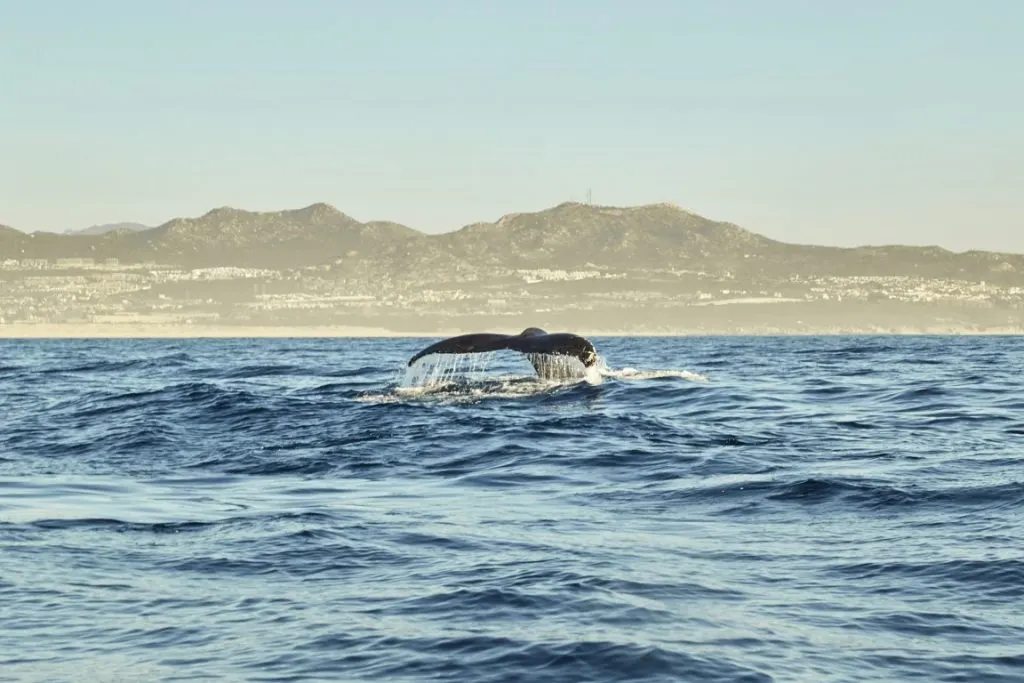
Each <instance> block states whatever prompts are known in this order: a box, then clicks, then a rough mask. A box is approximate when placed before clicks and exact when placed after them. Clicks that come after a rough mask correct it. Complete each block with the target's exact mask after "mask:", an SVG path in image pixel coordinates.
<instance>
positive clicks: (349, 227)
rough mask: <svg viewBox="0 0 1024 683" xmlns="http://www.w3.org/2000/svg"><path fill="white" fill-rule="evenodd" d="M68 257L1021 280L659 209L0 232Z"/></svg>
mask: <svg viewBox="0 0 1024 683" xmlns="http://www.w3.org/2000/svg"><path fill="white" fill-rule="evenodd" d="M75 257H77V258H83V257H90V258H117V259H119V260H120V261H122V262H125V263H132V262H135V263H138V262H157V263H164V264H168V265H174V266H181V267H202V266H216V265H232V266H243V267H269V268H302V267H309V266H327V267H337V268H340V269H346V268H347V269H349V270H351V271H352V272H354V273H368V272H370V271H373V272H377V273H385V274H391V275H394V276H396V277H404V276H408V275H410V274H412V273H416V272H423V273H427V272H433V273H436V272H442V271H451V272H469V271H474V270H476V271H480V272H488V271H492V272H493V271H496V270H499V271H500V270H508V269H513V270H514V269H524V268H526V269H529V268H557V269H569V270H572V269H581V268H588V267H601V268H609V269H616V268H619V269H621V268H631V269H648V270H651V269H659V268H677V269H678V268H683V269H690V270H695V271H699V270H708V269H711V270H714V271H717V272H737V273H744V274H746V275H748V276H752V277H771V278H777V277H788V276H790V275H793V274H799V275H802V274H807V275H822V274H824V275H830V274H831V275H858V274H865V275H877V274H894V275H899V274H913V275H926V276H932V277H946V278H955V277H960V276H963V277H968V278H975V279H983V278H984V277H995V278H1002V279H1004V280H1005V279H1006V278H1008V277H1009V278H1011V279H1014V280H1016V279H1021V278H1024V255H1020V254H1012V253H1005V252H990V251H982V250H967V251H964V252H953V251H950V250H948V249H945V248H943V247H938V246H935V245H927V246H915V245H900V244H891V245H863V246H857V247H834V246H824V245H810V244H796V243H789V242H782V241H779V240H774V239H771V238H769V237H766V236H764V235H761V234H759V233H755V232H753V231H750V230H748V229H746V228H743V227H741V226H739V225H736V224H735V223H731V222H727V221H716V220H712V219H709V218H705V217H703V216H701V215H699V214H696V213H693V212H690V211H687V210H685V209H682V208H681V207H679V206H677V205H675V204H671V203H668V202H661V203H654V204H642V205H636V206H626V207H617V206H598V205H592V204H583V203H580V202H563V203H561V204H558V205H555V206H552V207H549V208H546V209H542V210H540V211H533V212H514V213H509V214H505V215H503V216H500V217H499V218H498V219H497V220H495V221H491V222H486V221H480V222H475V223H470V224H467V225H464V226H462V227H460V228H457V229H455V230H452V231H449V232H443V233H433V234H430V233H424V232H421V231H419V230H416V229H414V228H411V227H409V226H406V225H402V224H400V223H394V222H391V221H384V220H373V221H367V222H361V221H359V220H357V219H355V218H353V217H351V216H349V215H348V214H346V213H344V212H342V211H340V210H339V209H337V208H336V207H334V206H332V205H330V204H327V203H324V202H317V203H314V204H310V205H308V206H305V207H301V208H298V209H286V210H279V211H267V212H255V211H247V210H244V209H238V208H234V207H230V206H221V207H216V208H213V209H210V210H209V211H207V212H206V213H205V214H203V215H201V216H198V217H192V218H187V217H178V218H173V219H171V220H169V221H166V222H165V223H163V224H161V225H159V226H156V227H151V228H147V229H142V230H112V231H106V232H103V233H101V234H57V233H39V232H36V233H32V234H25V233H23V232H20V231H17V230H15V229H13V228H6V227H5V226H0V261H2V260H4V259H12V258H13V259H26V258H28V259H56V258H75Z"/></svg>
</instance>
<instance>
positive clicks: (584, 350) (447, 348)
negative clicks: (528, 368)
mask: <svg viewBox="0 0 1024 683" xmlns="http://www.w3.org/2000/svg"><path fill="white" fill-rule="evenodd" d="M503 349H509V350H511V351H518V352H519V353H522V354H525V355H526V357H527V359H528V360H529V361H530V364H531V365H533V369H534V370H536V371H537V374H538V375H539V376H540V377H545V378H547V377H553V376H555V375H557V374H561V373H559V372H558V370H557V367H556V366H557V363H553V362H552V361H553V360H554V359H555V358H557V357H558V356H568V357H572V358H576V359H578V360H579V361H580V362H581V363H583V366H584V367H586V368H589V367H590V366H592V365H594V364H595V363H596V362H597V351H596V350H595V349H594V345H593V344H592V343H591V342H590V340H589V339H586V338H584V337H581V336H579V335H578V334H571V333H569V332H555V333H551V334H549V333H548V332H545V331H544V330H542V329H540V328H539V327H528V328H526V329H525V330H523V331H522V332H520V333H519V334H494V333H492V332H478V333H474V334H463V335H459V336H457V337H450V338H448V339H442V340H441V341H439V342H436V343H434V344H431V345H430V346H428V347H427V348H425V349H423V350H422V351H420V352H419V353H417V354H416V355H415V356H413V357H412V358H410V359H409V365H410V366H411V365H412V364H413V363H415V362H416V361H418V360H419V359H420V358H423V357H424V356H429V355H431V354H435V353H436V354H443V353H446V354H452V353H487V352H490V351H501V350H503Z"/></svg>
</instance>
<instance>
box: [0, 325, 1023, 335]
mask: <svg viewBox="0 0 1024 683" xmlns="http://www.w3.org/2000/svg"><path fill="white" fill-rule="evenodd" d="M943 327H944V326H941V325H935V326H934V328H936V329H931V330H930V329H919V328H908V329H905V330H898V329H893V330H879V329H873V330H869V329H864V330H856V329H853V330H843V331H829V330H792V331H781V330H770V331H769V330H762V331H757V330H751V331H741V332H729V331H724V330H722V331H714V330H695V329H683V328H680V329H677V330H670V331H659V332H651V331H644V330H630V329H621V330H607V329H605V330H600V329H582V330H573V331H574V332H575V333H576V334H580V335H582V336H585V337H747V336H750V337H809V336H822V337H842V336H847V337H849V336H1024V329H1020V328H993V329H990V330H974V329H968V328H953V327H950V328H946V329H943ZM475 331H479V330H468V329H461V328H448V329H444V328H441V329H434V330H417V331H415V332H409V331H395V330H390V329H387V328H383V327H356V326H335V325H308V326H307V325H287V326H285V325H282V326H279V327H276V326H244V325H160V324H153V323H139V324H132V323H86V324H62V323H6V324H0V339H287V338H297V339H331V338H364V339H376V338H389V337H390V338H434V337H451V336H455V335H459V334H466V333H469V332H475ZM488 331H494V332H499V333H506V334H518V333H519V332H520V330H518V329H516V330H512V329H495V330H488Z"/></svg>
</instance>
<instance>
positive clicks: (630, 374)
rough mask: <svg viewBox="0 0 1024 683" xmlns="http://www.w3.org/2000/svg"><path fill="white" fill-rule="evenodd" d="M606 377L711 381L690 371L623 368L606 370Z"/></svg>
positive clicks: (602, 372)
mask: <svg viewBox="0 0 1024 683" xmlns="http://www.w3.org/2000/svg"><path fill="white" fill-rule="evenodd" d="M601 374H603V375H604V376H605V377H614V378H615V379H625V380H644V379H660V378H662V377H678V378H679V379H685V380H687V381H690V382H700V383H702V384H708V383H710V381H711V380H709V379H708V378H707V377H705V376H704V375H701V374H698V373H696V372H690V371H688V370H638V369H636V368H622V369H620V370H614V369H612V368H605V369H603V370H602V371H601Z"/></svg>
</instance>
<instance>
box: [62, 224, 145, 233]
mask: <svg viewBox="0 0 1024 683" xmlns="http://www.w3.org/2000/svg"><path fill="white" fill-rule="evenodd" d="M122 230H124V231H128V232H137V231H139V230H149V226H148V225H143V224H142V223H104V224H103V225H91V226H89V227H88V228H83V229H82V230H69V231H68V232H66V233H65V234H66V235H105V234H106V233H108V232H115V231H122Z"/></svg>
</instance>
